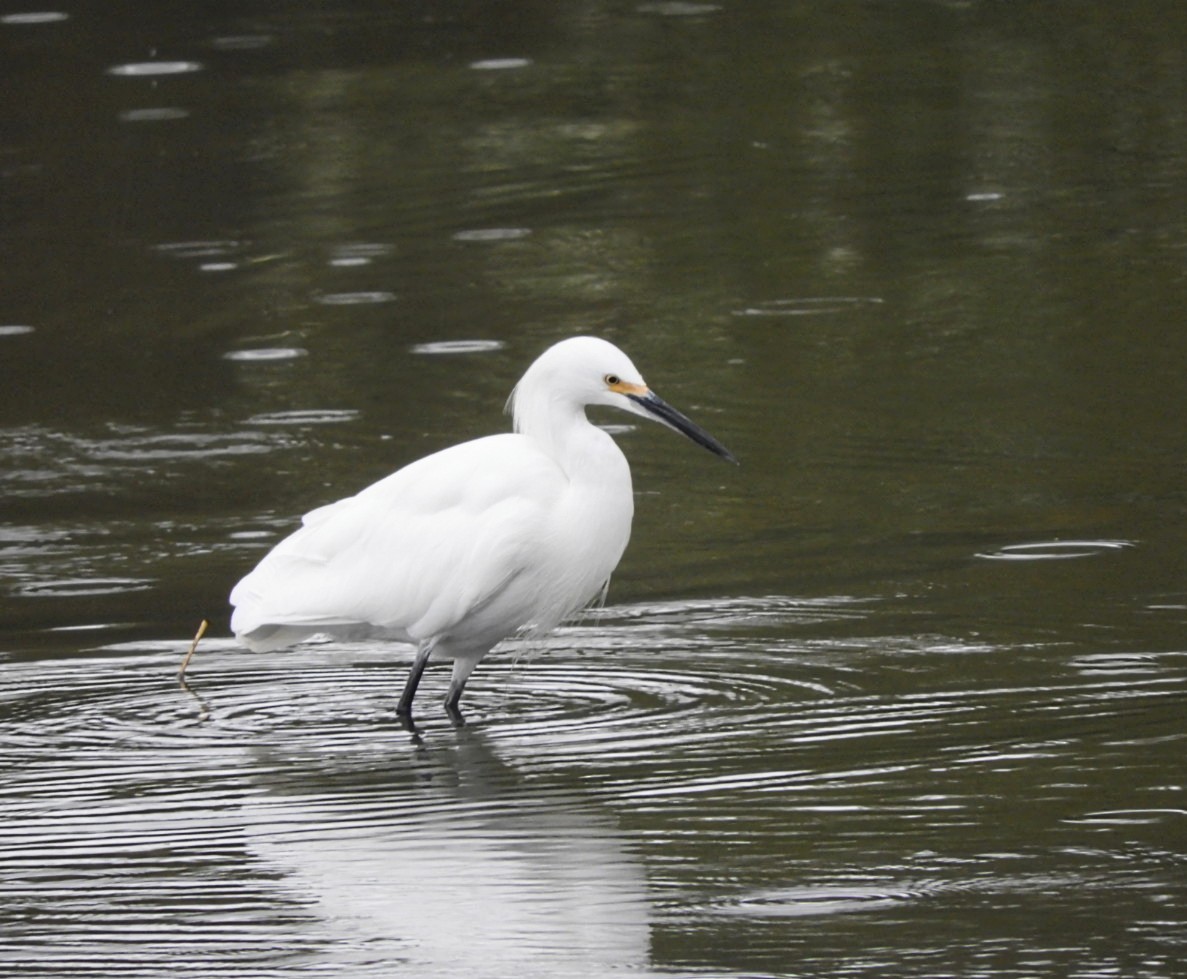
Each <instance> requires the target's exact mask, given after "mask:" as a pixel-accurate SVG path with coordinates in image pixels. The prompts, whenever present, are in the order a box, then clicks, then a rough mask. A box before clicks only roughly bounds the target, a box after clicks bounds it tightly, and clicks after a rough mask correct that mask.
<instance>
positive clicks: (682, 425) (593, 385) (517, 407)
mask: <svg viewBox="0 0 1187 979" xmlns="http://www.w3.org/2000/svg"><path fill="white" fill-rule="evenodd" d="M545 391H546V392H548V397H549V400H550V401H552V402H558V401H563V402H568V403H569V404H570V405H574V406H576V407H579V408H584V407H585V406H586V405H607V406H609V407H611V408H620V409H622V410H623V411H629V412H630V413H631V414H634V415H641V416H643V417H644V418H648V419H650V420H651V421H658V422H659V423H660V424H661V425H665V426H666V427H668V428H670V429H672V430H673V431H676V432H679V433H680V434H681V435H684V436H686V437H688V438H690V439H692V441H694V442H696V443H697V445H700V446H703V447H704V448H706V449H708V450H709V451H710V452H712V453H714V454H715V455H718V456H721V458H723V459H726V460H727V461H729V462H733V463H737V461H738V460H737V459H735V458H734V456H733V454H732V453H731V452H730V451H729V449H727V448H726V447H725V446H724V445H722V444H721V443H720V442H718V441H717V439H715V438H714V437H713V436H712V435H710V434H709V433H708V432H706V431H705V430H704V429H703V428H701V427H700V426H699V425H697V424H696V423H695V422H694V421H692V419H690V418H688V417H687V416H685V415H684V414H682V413H681V412H679V411H677V410H676V409H675V408H673V407H672V406H671V405H670V404H668V403H667V402H666V401H664V400H663V399H662V398H661V397H659V395H657V394H656V393H655V392H654V391H652V390H651V389H650V388H649V387H648V386H647V384H646V382H645V381H644V380H643V375H642V374H640V373H639V371H638V370H637V369H636V367H635V365H634V364H632V363H631V360H630V358H629V357H628V356H627V355H626V354H624V353H623V352H622V351H621V350H619V349H618V348H617V347H616V346H614V344H612V343H609V342H607V341H606V340H601V339H598V338H597V337H570V338H569V339H568V340H562V341H561V342H560V343H557V344H554V345H553V346H551V347H549V348H548V349H547V350H546V351H544V353H542V354H541V355H540V356H539V357H538V358H537V359H536V361H535V362H534V363H533V364H532V366H531V367H529V368H528V371H527V373H526V374H524V376H523V379H522V380H521V381H520V382H519V384H518V385H516V388H515V390H514V391H513V392H512V394H511V399H510V401H509V403H508V404H509V407H511V408H512V410H513V413H514V416H515V427H516V429H517V430H520V431H523V430H524V428H525V420H526V415H527V413H528V412H529V411H530V410H532V409H531V408H529V402H536V403H538V402H539V399H540V395H541V394H542V393H543V392H545Z"/></svg>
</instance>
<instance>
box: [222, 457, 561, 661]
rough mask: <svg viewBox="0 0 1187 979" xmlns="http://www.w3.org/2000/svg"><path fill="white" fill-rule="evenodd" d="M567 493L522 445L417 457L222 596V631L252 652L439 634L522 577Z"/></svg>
mask: <svg viewBox="0 0 1187 979" xmlns="http://www.w3.org/2000/svg"><path fill="white" fill-rule="evenodd" d="M567 485H568V480H567V479H566V477H565V475H564V473H563V472H562V471H561V470H560V469H559V467H558V466H557V465H556V463H554V462H553V461H552V460H551V459H550V458H549V457H548V456H546V455H545V454H544V453H542V452H541V451H540V450H539V449H537V448H536V447H535V446H534V444H533V443H532V441H531V440H530V439H528V438H525V437H524V436H521V435H511V434H507V435H493V436H489V437H488V438H483V439H477V440H475V441H472V442H467V443H464V444H462V445H457V446H454V447H452V448H449V449H445V450H444V451H442V452H438V453H436V454H434V455H431V456H427V457H426V458H424V459H421V460H419V461H417V462H414V463H412V464H411V465H409V466H406V467H405V468H404V469H401V470H399V471H398V472H395V473H393V474H392V475H390V476H388V477H386V478H385V479H382V480H380V481H379V482H377V483H374V484H373V485H371V486H369V487H367V488H366V489H365V490H363V491H362V492H360V493H359V494H358V495H356V496H352V497H349V498H347V499H344V500H339V501H338V502H336V503H331V504H329V505H328V506H323V507H319V508H318V509H316V510H313V511H311V512H310V513H308V514H306V516H305V517H304V519H303V520H302V526H301V528H300V529H299V530H297V531H296V532H295V533H293V534H292V535H291V536H289V537H287V538H286V539H284V540H283V541H281V542H280V543H279V544H278V545H276V547H275V548H274V549H273V550H272V551H271V552H270V553H269V554H268V555H267V556H266V557H265V558H264V559H263V561H261V562H260V564H259V565H258V566H257V567H256V568H255V570H254V571H252V572H251V573H250V574H249V575H248V576H247V577H245V578H244V579H243V580H242V581H241V582H239V584H238V585H236V587H235V589H234V590H233V591H232V592H231V604H232V605H234V606H236V609H235V613H234V615H233V617H232V620H231V626H232V629H233V630H234V631H235V633H236V635H237V636H239V638H240V639H241V640H244V641H246V642H247V643H248V644H249V645H251V646H252V647H254V648H257V649H266V648H274V647H276V646H281V645H287V644H288V643H290V642H292V641H294V639H296V638H300V636H301V635H307V634H310V633H313V632H322V631H326V632H331V633H336V634H340V635H351V636H360V637H361V636H367V635H383V636H392V637H397V638H404V639H411V640H419V639H422V638H426V637H429V636H435V635H441V634H444V633H448V631H449V629H450V628H451V627H452V626H454V625H456V624H459V623H462V622H463V620H465V619H466V618H467V617H468V616H470V615H471V614H472V613H473V612H475V610H477V609H480V608H482V607H483V606H484V605H486V604H488V603H490V602H492V600H493V599H494V598H495V597H496V596H497V595H498V594H499V592H500V590H501V589H504V588H506V587H507V586H508V585H509V583H510V582H512V581H514V580H515V579H516V578H517V577H518V576H519V575H521V574H522V573H523V572H524V571H525V570H526V569H528V568H531V567H532V566H533V562H532V560H531V558H532V555H533V553H539V551H540V549H541V547H542V546H543V542H544V541H545V540H546V539H547V537H548V535H549V533H550V528H549V526H548V524H549V520H548V518H549V514H550V513H551V512H552V511H553V510H554V504H555V502H556V500H557V498H558V497H559V496H560V495H561V494H563V493H564V492H565V489H566V487H567ZM475 582H478V583H483V584H481V585H476V584H474V583H475ZM512 628H514V626H512Z"/></svg>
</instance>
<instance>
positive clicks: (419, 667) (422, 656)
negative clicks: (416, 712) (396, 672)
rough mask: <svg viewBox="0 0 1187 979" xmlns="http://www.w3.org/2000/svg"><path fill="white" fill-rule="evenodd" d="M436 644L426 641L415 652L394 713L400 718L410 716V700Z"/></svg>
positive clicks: (414, 693) (414, 694) (429, 640)
mask: <svg viewBox="0 0 1187 979" xmlns="http://www.w3.org/2000/svg"><path fill="white" fill-rule="evenodd" d="M435 645H436V643H434V642H433V640H431V639H426V640H425V641H424V642H422V643H421V644H420V646H419V647H418V648H417V650H416V659H414V660H413V661H412V669H411V670H410V671H409V672H408V682H407V683H405V684H404V692H403V693H402V694H401V695H400V702H399V703H398V704H397V705H396V713H397V714H399V715H400V716H401V717H411V716H412V699H413V698H414V697H415V696H416V688H417V687H419V686H420V678H421V676H422V675H423V674H424V671H425V667H426V666H427V665H428V663H429V657H430V656H431V655H432V653H433V646H435Z"/></svg>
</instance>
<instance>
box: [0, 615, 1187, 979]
mask: <svg viewBox="0 0 1187 979" xmlns="http://www.w3.org/2000/svg"><path fill="white" fill-rule="evenodd" d="M877 614H878V605H877V603H866V602H857V601H853V600H851V599H846V598H844V597H836V598H828V599H813V600H802V599H797V598H794V597H789V596H768V597H761V598H738V599H716V600H714V599H702V600H697V601H692V602H670V603H665V602H652V603H647V604H645V605H629V606H614V607H608V608H605V609H602V610H599V611H597V612H592V613H590V614H589V615H588V616H587V617H586V618H585V620H584V621H582V622H581V623H578V624H575V625H571V626H569V627H566V628H564V629H561V630H559V631H558V632H557V633H556V634H554V635H553V636H551V637H549V638H548V639H547V640H543V641H539V642H535V643H531V644H528V645H527V646H526V647H525V646H523V645H522V644H518V643H508V644H507V645H506V646H505V647H504V648H503V649H501V650H498V651H496V653H495V654H493V655H492V657H490V658H489V660H488V661H486V662H484V663H483V664H482V666H481V667H480V668H479V670H478V671H477V672H476V673H475V675H474V677H473V678H472V680H471V688H470V690H469V691H468V694H469V696H468V699H467V701H465V702H464V703H465V704H466V706H467V711H466V723H465V725H464V726H462V727H455V726H454V725H453V724H452V723H451V722H450V720H449V718H448V717H447V715H446V714H445V712H444V710H443V709H442V707H441V705H440V698H441V696H442V695H443V693H444V690H445V686H446V683H447V676H448V671H447V670H446V669H444V668H442V667H440V666H435V667H432V668H430V671H429V673H428V674H427V675H426V677H425V680H424V682H423V684H422V687H421V695H420V698H419V699H418V702H417V706H418V711H417V717H416V721H417V724H416V729H415V730H407V729H406V728H405V727H404V726H403V725H401V724H400V723H399V721H398V720H397V718H396V716H395V713H394V708H395V701H396V697H397V696H398V693H399V690H400V687H401V686H402V684H403V681H404V676H405V673H406V670H407V667H408V664H409V662H410V660H411V656H412V649H411V647H408V646H403V645H399V644H390V645H388V644H378V643H338V642H328V641H327V642H320V643H309V644H305V645H302V646H299V647H296V648H294V649H291V650H285V651H277V652H273V653H267V654H255V653H250V652H248V651H246V650H242V649H239V648H238V647H237V646H236V645H235V644H234V643H233V642H232V641H231V640H229V639H226V638H219V637H218V636H215V637H213V638H210V639H207V640H204V641H203V644H202V646H201V647H200V648H199V650H198V653H197V655H196V656H195V658H194V660H193V662H192V663H191V664H190V669H189V674H188V681H189V683H188V687H184V688H183V687H181V686H179V685H178V681H177V676H176V671H177V667H178V665H179V662H180V658H181V655H182V653H183V652H184V648H185V646H186V643H185V642H184V641H181V640H178V641H177V642H162V641H153V642H146V641H135V642H126V643H119V644H108V645H105V646H102V647H99V648H97V649H92V650H90V651H87V652H85V653H78V654H75V655H73V656H68V657H63V658H52V659H51V658H44V657H41V658H24V659H21V658H12V657H10V658H7V659H3V660H0V771H3V772H4V776H5V777H4V779H3V780H2V781H0V814H2V815H3V817H4V818H2V819H0V848H2V849H3V851H4V853H5V860H4V861H0V887H2V888H3V889H4V891H5V894H6V901H5V903H4V906H3V907H0V936H2V937H0V957H2V958H5V960H6V961H16V962H19V963H21V965H22V966H23V967H25V969H26V971H33V972H34V973H36V971H37V969H41V970H42V971H53V972H55V973H57V974H67V973H69V974H76V975H89V974H95V975H98V974H105V975H106V974H111V972H112V971H118V972H119V973H120V974H121V975H125V974H126V975H133V976H137V975H144V976H148V975H159V974H160V973H161V972H162V971H164V969H165V968H167V967H168V964H169V963H172V962H176V961H179V960H186V961H194V962H201V963H202V966H201V969H200V970H199V972H200V973H201V974H202V975H207V976H209V975H216V976H229V975H243V974H248V973H249V974H252V975H273V974H274V975H278V976H279V975H291V974H293V971H294V970H304V971H308V970H310V969H320V970H323V971H338V972H341V973H344V974H349V975H352V976H353V975H361V976H369V975H375V976H382V975H390V974H392V970H393V969H396V970H402V971H404V972H407V973H408V974H411V975H479V974H481V975H484V976H493V977H496V979H498V977H503V976H508V977H512V976H517V977H527V976H554V975H571V976H590V977H593V976H604V975H606V974H608V973H611V972H623V973H625V974H626V975H630V976H650V975H651V974H652V970H653V968H654V966H653V959H654V957H655V955H656V951H655V950H656V949H657V948H662V947H664V943H665V941H667V940H670V939H671V936H672V935H673V934H676V935H680V934H698V933H704V934H710V933H711V934H714V935H719V936H720V935H723V934H729V935H732V936H734V938H735V939H736V940H737V941H739V942H743V943H744V944H745V946H746V947H747V948H748V949H751V950H757V952H763V950H769V953H770V955H771V956H778V955H782V954H785V952H786V947H787V946H786V942H787V941H788V940H789V933H788V932H787V931H786V930H785V929H787V928H794V927H795V922H797V921H811V922H816V923H818V924H819V925H820V926H821V927H829V928H842V929H843V928H845V927H848V926H846V925H845V924H844V922H846V921H855V922H860V921H863V920H864V921H876V922H877V923H879V924H880V925H883V926H885V925H890V924H895V923H903V924H907V923H910V922H911V921H912V920H918V919H920V918H927V917H929V916H930V915H931V914H933V913H936V912H937V911H939V912H941V913H947V912H951V911H952V909H957V910H962V909H963V911H966V912H968V913H974V912H976V911H977V910H978V909H983V908H988V909H993V910H995V911H996V912H997V913H1005V911H1004V909H1010V908H1015V909H1018V908H1023V909H1026V914H1027V915H1029V914H1033V913H1037V911H1038V909H1039V908H1040V906H1041V904H1042V902H1043V901H1044V900H1047V899H1050V898H1051V896H1052V895H1057V896H1058V897H1059V898H1060V899H1061V900H1062V901H1064V902H1065V903H1066V902H1072V903H1073V904H1075V902H1077V901H1080V902H1085V904H1086V906H1087V909H1088V910H1091V908H1092V907H1093V906H1094V905H1093V903H1092V902H1096V903H1102V902H1103V903H1107V904H1109V905H1110V906H1112V905H1114V904H1116V903H1117V902H1127V901H1130V902H1135V903H1139V904H1140V903H1142V902H1147V903H1149V900H1150V899H1149V897H1147V895H1165V894H1169V893H1171V891H1170V890H1168V889H1171V888H1173V881H1174V880H1175V879H1179V878H1180V877H1181V874H1182V870H1183V868H1184V866H1185V864H1184V858H1183V857H1182V855H1181V854H1177V853H1176V852H1175V850H1174V848H1173V847H1168V846H1167V836H1166V834H1167V833H1168V832H1178V830H1179V828H1180V827H1181V825H1182V819H1183V817H1182V806H1181V800H1179V798H1178V794H1177V792H1178V787H1177V785H1175V784H1171V783H1170V782H1168V780H1167V778H1166V772H1168V771H1171V770H1172V769H1173V764H1174V761H1175V759H1179V758H1181V753H1182V750H1183V748H1184V747H1185V746H1187V745H1185V742H1187V735H1185V734H1184V733H1183V732H1182V725H1181V704H1182V702H1183V697H1184V695H1185V694H1187V676H1185V675H1184V673H1183V670H1182V665H1183V664H1182V658H1181V657H1180V656H1161V657H1160V656H1154V655H1145V656H1141V657H1133V658H1132V659H1131V660H1130V661H1129V665H1130V668H1129V669H1127V668H1126V664H1127V661H1126V660H1124V659H1123V658H1115V659H1114V661H1113V662H1111V663H1109V664H1108V665H1109V668H1108V669H1107V670H1102V671H1094V670H1091V669H1085V668H1084V657H1079V658H1073V659H1071V660H1069V661H1068V662H1067V663H1065V664H1064V665H1063V666H1062V667H1060V668H1056V667H1055V665H1054V663H1053V662H1052V659H1053V657H1052V655H1051V653H1050V651H1045V655H1042V656H1040V655H1037V654H1036V655H1034V658H1033V664H1034V670H1035V672H1034V673H1033V677H1034V680H1033V682H1031V683H1025V682H1020V681H1019V679H1018V678H1019V677H1020V676H1022V675H1023V673H1021V672H1020V671H1022V670H1024V669H1025V668H1026V665H1027V663H1028V662H1030V661H1027V660H1024V659H1023V658H1022V656H1021V655H1020V651H1018V650H1007V651H998V652H999V653H1000V655H1002V656H1008V657H1010V658H1011V665H1012V667H1013V670H1014V672H1013V673H1012V674H1011V675H1012V676H1013V677H1014V680H1013V681H1012V682H1009V683H1004V682H1003V683H997V684H994V683H989V682H985V681H984V677H983V676H978V675H976V674H974V673H971V672H970V671H968V670H967V669H958V670H956V671H952V670H938V669H937V670H935V671H934V672H928V671H927V670H926V669H924V668H923V667H924V666H928V665H934V664H937V663H938V662H950V661H952V660H956V661H957V662H960V661H962V659H967V657H962V656H961V653H962V652H968V650H967V649H966V648H965V646H963V645H962V643H961V641H960V640H959V639H957V638H955V637H951V636H948V637H943V636H934V635H928V636H903V635H887V636H881V637H879V636H876V635H875V636H872V637H870V638H868V639H865V640H863V641H861V642H858V641H857V640H856V639H855V638H854V636H853V632H854V631H856V629H857V628H858V627H862V628H864V629H866V630H867V631H869V630H870V629H871V628H872V627H873V626H874V625H875V624H876V623H877V621H878V620H877ZM830 624H831V625H842V626H845V627H846V633H847V634H846V637H844V638H842V639H839V640H829V639H827V638H822V634H821V632H819V631H817V632H812V630H813V629H819V628H820V627H821V626H822V625H823V626H829V625H830ZM825 631H827V630H825ZM805 632H808V633H811V635H810V637H809V638H806V637H805V635H804V633H805ZM887 650H890V651H891V652H889V653H888V652H886V651H887ZM977 652H978V658H979V659H983V658H985V657H992V656H993V653H992V652H989V651H986V650H984V649H982V648H981V647H980V646H978V647H977ZM904 670H906V672H907V675H908V676H910V677H911V683H910V684H909V685H906V686H904V684H903V683H902V680H901V676H902V672H903V671H904ZM1093 765H1095V766H1096V768H1095V769H1094V768H1092V767H1091V766H1093ZM1099 772H1108V773H1109V774H1108V779H1109V787H1108V793H1107V794H1102V791H1101V785H1100V782H1099V778H1098V775H1099ZM1094 773H1096V774H1094ZM1102 895H1104V897H1102ZM1019 913H1021V912H1019ZM458 915H463V916H464V918H465V920H466V922H467V932H466V937H467V941H466V942H463V943H460V944H459V942H458V941H457V931H456V924H455V923H456V921H457V920H458V917H457V916H458ZM852 927H854V928H858V927H860V925H859V924H855V925H853V926H852ZM146 934H151V935H154V936H160V937H159V940H155V941H152V942H146V941H144V940H143V936H144V935H146ZM665 936H666V937H665ZM790 937H792V938H794V935H792V936H790ZM756 954H757V953H756ZM763 954H766V953H765V952H763ZM871 954H873V953H872V952H871ZM1157 954H1168V953H1165V950H1164V951H1163V952H1159V951H1158V950H1155V951H1154V952H1152V955H1157ZM100 964H101V965H100ZM661 971H662V970H661ZM768 971H770V970H768ZM870 974H874V973H870Z"/></svg>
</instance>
